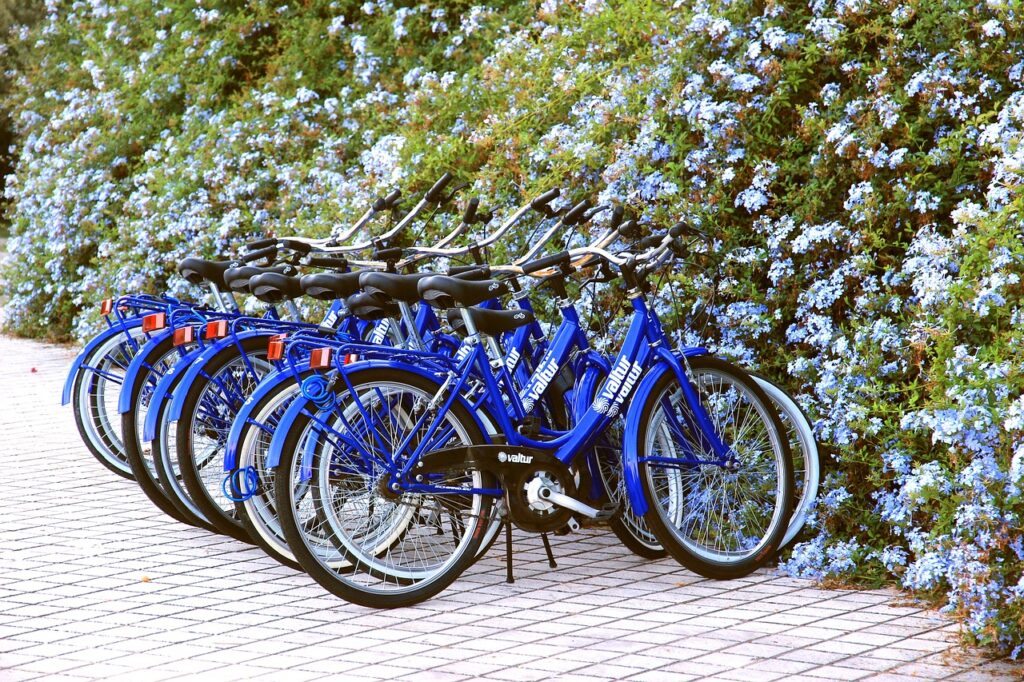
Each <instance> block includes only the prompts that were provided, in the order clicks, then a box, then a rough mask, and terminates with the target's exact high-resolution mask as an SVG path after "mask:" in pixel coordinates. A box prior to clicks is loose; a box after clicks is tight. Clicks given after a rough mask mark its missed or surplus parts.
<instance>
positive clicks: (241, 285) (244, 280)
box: [224, 265, 298, 294]
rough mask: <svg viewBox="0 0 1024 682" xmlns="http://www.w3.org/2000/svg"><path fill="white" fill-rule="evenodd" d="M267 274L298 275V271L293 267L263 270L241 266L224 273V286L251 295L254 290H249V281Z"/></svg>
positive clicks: (276, 267)
mask: <svg viewBox="0 0 1024 682" xmlns="http://www.w3.org/2000/svg"><path fill="white" fill-rule="evenodd" d="M265 272H276V273H277V274H279V275H295V274H297V273H298V270H296V269H295V268H294V267H292V266H291V265H275V266H273V267H269V268H261V267H259V266H256V265H241V266H239V267H236V268H228V269H227V270H225V271H224V284H226V285H227V287H228V289H231V291H235V292H237V293H240V294H251V293H252V290H251V289H250V288H249V283H250V282H249V280H251V279H252V278H253V277H255V276H256V275H262V274H263V273H265Z"/></svg>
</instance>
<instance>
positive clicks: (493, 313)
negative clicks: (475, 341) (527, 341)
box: [448, 308, 534, 336]
mask: <svg viewBox="0 0 1024 682" xmlns="http://www.w3.org/2000/svg"><path fill="white" fill-rule="evenodd" d="M466 310H468V311H469V319H470V320H472V322H473V326H474V327H476V329H477V331H479V332H481V333H483V334H488V335H489V336H498V335H499V334H504V333H505V332H510V331H512V330H513V329H519V328H520V327H523V326H525V325H528V324H530V323H531V322H533V320H534V317H533V313H531V312H530V311H529V310H490V309H489V308H467V309H466ZM448 324H449V325H451V327H452V329H453V330H454V331H455V332H456V333H457V334H465V333H466V323H465V321H463V319H462V311H461V310H456V309H452V310H449V311H448Z"/></svg>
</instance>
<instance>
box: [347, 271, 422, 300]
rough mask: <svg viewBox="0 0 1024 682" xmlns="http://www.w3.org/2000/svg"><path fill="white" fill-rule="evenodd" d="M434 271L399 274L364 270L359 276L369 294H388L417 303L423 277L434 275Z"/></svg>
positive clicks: (361, 283)
mask: <svg viewBox="0 0 1024 682" xmlns="http://www.w3.org/2000/svg"><path fill="white" fill-rule="evenodd" d="M433 274H434V273H432V272H414V273H412V274H410V275H398V274H395V273H392V272H364V273H362V275H361V276H360V277H359V286H361V287H362V288H363V291H365V292H366V293H368V294H376V293H381V294H386V295H388V296H390V297H391V298H393V299H395V300H396V301H402V302H404V303H415V302H416V301H418V300H420V292H419V291H418V290H417V289H416V285H417V283H419V281H420V280H421V279H424V278H426V277H430V276H432V275H433Z"/></svg>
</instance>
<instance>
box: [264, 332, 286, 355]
mask: <svg viewBox="0 0 1024 682" xmlns="http://www.w3.org/2000/svg"><path fill="white" fill-rule="evenodd" d="M286 338H288V335H287V334H274V335H273V336H271V337H270V340H269V341H267V360H280V359H281V358H283V357H284V340H285V339H286Z"/></svg>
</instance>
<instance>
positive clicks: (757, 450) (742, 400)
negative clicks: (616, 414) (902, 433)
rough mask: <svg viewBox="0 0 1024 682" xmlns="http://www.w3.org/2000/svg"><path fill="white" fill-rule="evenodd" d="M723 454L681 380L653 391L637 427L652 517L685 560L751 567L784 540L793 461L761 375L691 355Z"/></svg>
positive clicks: (711, 566)
mask: <svg viewBox="0 0 1024 682" xmlns="http://www.w3.org/2000/svg"><path fill="white" fill-rule="evenodd" d="M689 370H690V371H689V374H690V382H691V385H692V386H693V388H694V389H696V392H697V395H698V398H699V400H700V404H701V406H702V407H703V408H704V410H705V411H706V413H707V415H708V417H709V419H710V421H711V424H712V426H713V428H714V429H715V432H716V433H717V435H718V437H719V438H720V439H721V441H722V442H723V444H724V445H725V446H726V447H727V448H728V452H729V454H728V457H727V458H725V459H724V460H723V459H720V458H719V457H718V456H716V454H715V453H714V452H713V451H712V449H711V445H710V442H709V439H708V437H707V435H705V434H704V433H703V432H702V431H701V430H700V428H699V427H698V426H697V423H698V420H697V417H696V415H695V413H694V410H693V408H692V407H691V406H690V404H689V402H688V401H687V400H686V398H685V397H684V392H683V389H682V387H681V386H680V384H679V381H678V379H677V378H676V376H675V374H674V373H672V372H666V373H665V374H664V375H663V376H662V377H661V378H660V379H659V380H658V382H657V383H656V384H655V385H654V387H653V389H652V390H651V391H650V393H649V394H648V395H647V396H646V400H645V403H644V407H643V412H642V413H641V414H642V416H641V423H640V426H639V429H638V436H637V437H638V442H637V443H636V446H637V451H638V452H639V453H640V480H641V483H642V485H643V488H644V495H645V497H646V500H647V505H648V511H647V513H646V514H645V515H644V519H645V520H646V521H647V524H648V526H649V527H650V528H651V530H652V531H654V534H655V535H656V536H657V537H658V539H659V540H660V541H661V544H662V546H663V547H664V548H665V549H666V550H667V551H668V552H669V554H671V555H672V556H673V557H674V558H675V559H676V560H677V561H679V562H680V563H681V564H683V565H684V566H686V567H687V568H689V569H690V570H692V571H694V572H696V573H699V574H700V575H703V576H705V577H708V578H715V579H729V578H738V577H742V576H744V575H748V574H749V573H751V572H753V571H754V570H756V569H757V568H759V567H761V566H763V565H764V564H765V563H767V562H768V561H769V560H770V559H771V558H772V557H773V556H774V555H775V553H776V552H777V551H778V549H779V547H780V546H781V541H782V537H783V535H784V534H785V532H786V528H787V525H788V523H789V513H790V510H791V509H792V503H793V462H792V457H791V454H790V451H789V444H788V442H787V439H786V438H785V436H784V431H783V428H782V425H781V424H780V422H779V418H778V416H777V414H776V413H775V411H774V409H773V408H772V407H771V403H770V401H769V399H768V398H767V396H765V394H764V392H763V391H762V390H761V389H760V388H759V387H758V386H757V383H756V382H755V381H754V380H753V379H752V378H750V377H749V376H748V375H747V374H746V373H745V372H743V371H742V370H740V369H739V368H737V367H734V366H732V365H730V364H729V363H726V362H723V361H721V360H718V359H715V358H710V357H704V356H702V357H697V358H691V359H690V360H689Z"/></svg>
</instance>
